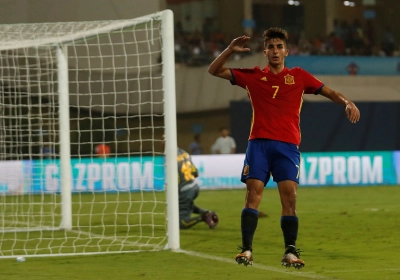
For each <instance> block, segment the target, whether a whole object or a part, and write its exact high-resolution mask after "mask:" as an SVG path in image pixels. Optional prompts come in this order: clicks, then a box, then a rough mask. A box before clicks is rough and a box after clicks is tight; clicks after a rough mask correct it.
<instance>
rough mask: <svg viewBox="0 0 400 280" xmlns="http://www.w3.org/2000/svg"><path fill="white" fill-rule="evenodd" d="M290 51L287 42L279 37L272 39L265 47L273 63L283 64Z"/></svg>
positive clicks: (266, 54) (270, 61)
mask: <svg viewBox="0 0 400 280" xmlns="http://www.w3.org/2000/svg"><path fill="white" fill-rule="evenodd" d="M288 53H289V51H288V49H287V48H286V44H285V42H284V41H283V40H281V39H278V38H272V39H270V40H269V41H268V42H267V45H266V46H265V49H264V54H265V56H266V57H267V58H268V62H269V64H271V65H279V64H283V63H284V62H285V57H286V56H287V55H288Z"/></svg>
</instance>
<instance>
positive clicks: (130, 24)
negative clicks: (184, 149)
mask: <svg viewBox="0 0 400 280" xmlns="http://www.w3.org/2000/svg"><path fill="white" fill-rule="evenodd" d="M0 33H1V34H2V36H1V37H0V239H1V242H0V258H10V257H15V256H55V255H80V254H105V253H118V252H139V251H145V250H146V251H147V250H163V249H172V250H178V249H179V247H180V243H179V213H178V179H177V175H176V174H177V162H176V155H177V136H176V105H175V100H176V98H175V57H174V24H173V14H172V11H170V10H165V11H162V12H159V13H154V14H151V15H147V16H143V17H140V18H135V19H130V20H118V21H96V22H59V23H37V24H10V25H0ZM164 137H165V141H164Z"/></svg>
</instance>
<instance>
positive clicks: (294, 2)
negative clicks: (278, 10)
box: [288, 0, 300, 6]
mask: <svg viewBox="0 0 400 280" xmlns="http://www.w3.org/2000/svg"><path fill="white" fill-rule="evenodd" d="M288 4H289V5H291V6H299V5H300V2H299V1H294V0H289V1H288Z"/></svg>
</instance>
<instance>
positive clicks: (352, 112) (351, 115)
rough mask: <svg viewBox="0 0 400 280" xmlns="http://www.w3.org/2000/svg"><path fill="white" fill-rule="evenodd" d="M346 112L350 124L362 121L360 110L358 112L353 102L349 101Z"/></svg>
mask: <svg viewBox="0 0 400 280" xmlns="http://www.w3.org/2000/svg"><path fill="white" fill-rule="evenodd" d="M345 110H346V115H347V118H348V119H349V120H350V122H352V123H356V122H358V121H359V120H360V110H358V108H357V106H356V105H355V104H354V103H353V102H351V101H349V102H348V103H347V105H346V109H345Z"/></svg>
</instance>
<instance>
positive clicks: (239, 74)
mask: <svg viewBox="0 0 400 280" xmlns="http://www.w3.org/2000/svg"><path fill="white" fill-rule="evenodd" d="M230 70H231V73H232V80H231V84H232V85H237V86H239V87H241V88H246V84H247V83H248V81H249V80H250V77H251V74H253V73H254V69H250V68H230Z"/></svg>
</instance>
